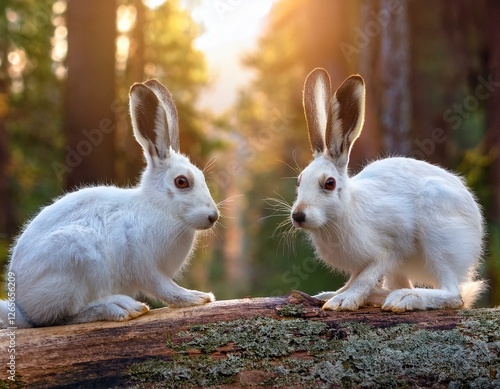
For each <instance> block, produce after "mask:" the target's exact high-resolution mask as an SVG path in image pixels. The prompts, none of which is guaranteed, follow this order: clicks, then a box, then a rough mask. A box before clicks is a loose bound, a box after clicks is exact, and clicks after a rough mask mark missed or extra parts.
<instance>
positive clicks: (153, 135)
mask: <svg viewBox="0 0 500 389" xmlns="http://www.w3.org/2000/svg"><path fill="white" fill-rule="evenodd" d="M130 116H131V118H132V127H133V129H134V135H135V139H137V141H138V142H139V144H140V145H141V146H142V148H143V149H144V155H145V156H146V159H147V160H148V163H149V164H153V165H154V164H155V161H156V160H157V159H159V160H165V159H167V158H168V157H169V154H170V137H169V132H168V119H167V114H166V112H165V108H164V107H163V104H162V103H161V102H160V100H158V98H157V97H156V94H155V93H154V92H153V91H152V90H151V89H149V88H148V87H147V86H146V85H144V84H134V85H132V87H131V88H130Z"/></svg>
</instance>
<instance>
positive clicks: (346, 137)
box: [325, 75, 365, 168]
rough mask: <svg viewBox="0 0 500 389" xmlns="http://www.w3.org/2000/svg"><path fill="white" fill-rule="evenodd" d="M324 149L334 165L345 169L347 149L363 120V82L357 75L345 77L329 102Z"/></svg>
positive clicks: (355, 137) (350, 146)
mask: <svg viewBox="0 0 500 389" xmlns="http://www.w3.org/2000/svg"><path fill="white" fill-rule="evenodd" d="M330 112H331V118H330V120H329V123H328V127H327V129H326V136H325V141H326V148H327V150H328V153H329V154H330V156H331V157H332V158H333V161H334V163H335V165H336V166H337V167H339V168H346V167H347V164H348V162H349V154H350V153H351V148H352V145H353V144H354V142H355V141H356V139H357V138H358V136H359V134H360V133H361V129H362V128H363V123H364V120H365V82H364V80H363V78H362V77H361V76H359V75H353V76H350V77H349V78H347V79H346V80H345V81H344V82H343V83H342V85H341V86H340V87H339V88H338V89H337V91H336V92H335V95H334V96H333V98H332V101H331V107H330Z"/></svg>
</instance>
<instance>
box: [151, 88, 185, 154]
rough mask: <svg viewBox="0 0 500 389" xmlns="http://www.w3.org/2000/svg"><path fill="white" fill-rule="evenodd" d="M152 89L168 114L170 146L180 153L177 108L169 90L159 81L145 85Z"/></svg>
mask: <svg viewBox="0 0 500 389" xmlns="http://www.w3.org/2000/svg"><path fill="white" fill-rule="evenodd" d="M144 84H145V85H146V86H147V87H148V88H149V89H151V90H152V91H153V92H154V93H155V95H156V97H157V98H158V99H159V100H160V101H161V102H162V104H163V106H164V108H165V112H166V113H167V122H168V131H169V136H170V146H171V147H172V149H173V150H174V151H175V152H177V153H178V152H179V146H180V145H179V119H178V114H177V107H176V106H175V103H174V99H173V97H172V94H171V93H170V92H169V90H168V89H167V88H166V87H165V86H164V85H163V84H162V83H161V82H159V81H158V80H148V81H146V82H145V83H144Z"/></svg>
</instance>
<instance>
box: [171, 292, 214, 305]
mask: <svg viewBox="0 0 500 389" xmlns="http://www.w3.org/2000/svg"><path fill="white" fill-rule="evenodd" d="M213 301H215V297H214V295H213V293H204V292H199V291H197V290H186V292H185V293H183V294H182V295H178V296H175V297H174V298H173V299H172V300H170V301H169V303H170V306H172V307H176V308H181V307H192V306H196V305H203V304H206V303H211V302H213Z"/></svg>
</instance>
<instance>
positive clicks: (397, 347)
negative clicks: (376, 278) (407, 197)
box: [129, 309, 500, 389]
mask: <svg viewBox="0 0 500 389" xmlns="http://www.w3.org/2000/svg"><path fill="white" fill-rule="evenodd" d="M460 315H461V318H462V320H461V321H460V323H459V324H458V325H457V327H456V328H454V329H447V330H427V329H423V328H419V327H418V326H416V325H413V324H399V325H394V326H389V327H385V328H378V327H377V328H372V327H370V326H368V325H366V324H362V323H335V322H334V321H331V322H327V323H322V322H315V321H312V320H306V319H296V318H294V319H282V320H275V319H271V318H254V319H251V320H235V321H229V322H222V323H216V324H207V325H196V326H193V327H191V328H190V329H189V330H187V331H181V332H179V333H177V334H176V335H175V336H173V337H172V338H171V339H168V342H167V344H168V345H169V347H170V348H171V349H172V357H171V358H170V359H156V358H155V359H151V360H148V361H146V362H144V363H140V364H136V365H134V366H132V367H131V368H130V370H129V378H130V381H129V382H130V384H132V385H134V386H135V387H137V388H140V387H148V388H149V387H165V386H168V387H200V386H203V387H209V386H216V385H224V384H225V385H231V384H232V385H235V386H247V385H248V386H254V385H262V386H267V385H272V386H277V387H279V386H281V387H286V386H292V385H300V386H301V387H315V388H331V387H341V388H357V387H369V388H413V387H437V388H441V387H443V388H444V387H447V388H462V387H467V388H481V389H484V388H498V387H500V310H499V309H494V310H493V309H490V310H488V309H481V310H471V311H464V312H462V313H461V314H460ZM197 353H198V354H197Z"/></svg>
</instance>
